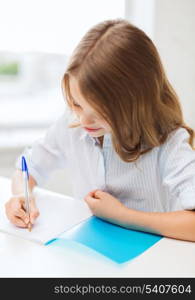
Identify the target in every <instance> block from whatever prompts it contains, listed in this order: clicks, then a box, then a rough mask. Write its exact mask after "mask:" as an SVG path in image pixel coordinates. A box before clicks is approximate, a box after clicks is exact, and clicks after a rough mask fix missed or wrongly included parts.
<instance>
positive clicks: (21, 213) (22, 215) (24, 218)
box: [14, 209, 29, 224]
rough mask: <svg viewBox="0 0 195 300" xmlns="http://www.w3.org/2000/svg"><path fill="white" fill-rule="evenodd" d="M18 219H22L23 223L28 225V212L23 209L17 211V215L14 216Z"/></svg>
mask: <svg viewBox="0 0 195 300" xmlns="http://www.w3.org/2000/svg"><path fill="white" fill-rule="evenodd" d="M14 215H15V216H16V217H19V218H20V219H22V221H23V222H24V223H25V224H28V223H29V217H28V215H27V214H26V212H25V211H24V210H23V209H18V210H17V211H15V214H14Z"/></svg>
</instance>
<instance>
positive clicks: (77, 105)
mask: <svg viewBox="0 0 195 300" xmlns="http://www.w3.org/2000/svg"><path fill="white" fill-rule="evenodd" d="M72 104H73V105H74V106H76V107H81V106H80V105H79V104H77V103H76V102H72Z"/></svg>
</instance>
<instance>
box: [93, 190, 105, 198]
mask: <svg viewBox="0 0 195 300" xmlns="http://www.w3.org/2000/svg"><path fill="white" fill-rule="evenodd" d="M105 194H107V193H106V192H103V191H101V190H96V191H95V195H94V196H95V197H96V198H101V197H103V196H105Z"/></svg>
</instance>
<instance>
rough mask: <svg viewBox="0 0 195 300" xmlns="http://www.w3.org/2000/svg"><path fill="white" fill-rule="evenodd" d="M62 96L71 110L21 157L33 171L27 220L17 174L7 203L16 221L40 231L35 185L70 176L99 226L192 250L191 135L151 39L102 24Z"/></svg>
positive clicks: (80, 53) (194, 158)
mask: <svg viewBox="0 0 195 300" xmlns="http://www.w3.org/2000/svg"><path fill="white" fill-rule="evenodd" d="M62 87H63V91H64V94H65V96H66V97H65V98H66V101H67V103H68V111H66V112H65V114H63V115H62V116H61V118H60V119H59V120H58V121H57V122H56V123H55V124H54V125H53V126H51V128H50V129H49V130H48V132H47V134H46V136H45V137H44V138H43V139H40V140H38V141H36V142H35V143H34V144H33V145H32V148H31V149H26V150H25V152H24V153H23V154H22V155H25V157H26V159H27V164H28V167H29V172H30V182H29V185H30V189H31V216H30V220H29V219H28V217H27V215H26V213H25V210H24V208H23V204H24V196H23V192H22V191H23V188H22V187H23V184H22V176H21V171H20V170H16V172H15V173H14V175H13V181H12V192H13V196H12V198H11V199H10V200H9V201H8V202H7V204H6V213H7V217H8V218H9V220H10V221H11V222H12V223H13V224H15V225H17V226H20V227H26V226H27V225H28V223H29V222H31V223H34V222H35V220H36V218H37V216H38V214H39V212H38V210H37V208H36V203H35V199H34V197H33V188H34V186H35V185H36V184H38V185H43V184H44V182H45V181H46V180H47V178H48V174H51V172H52V171H54V170H55V169H57V168H67V169H68V172H69V174H70V176H71V178H72V183H73V192H74V197H75V198H79V199H84V200H85V201H86V202H87V204H88V205H89V207H90V209H91V211H92V213H93V214H94V215H96V216H97V217H100V218H102V219H104V220H107V221H109V222H112V223H115V224H118V225H120V226H123V227H126V228H131V229H139V230H144V231H148V232H153V233H157V234H160V235H163V236H166V237H170V238H175V239H182V240H189V241H195V211H193V210H194V208H195V152H194V150H193V138H194V132H193V130H192V129H191V128H189V127H188V126H187V125H186V124H185V123H184V120H183V116H182V111H181V107H180V104H179V100H178V97H177V95H176V93H175V91H174V90H173V88H172V86H171V84H170V83H169V81H168V79H167V77H166V74H165V71H164V69H163V66H162V63H161V61H160V58H159V55H158V52H157V50H156V48H155V46H154V44H153V43H152V41H151V40H150V39H149V37H147V36H146V34H145V33H144V32H143V31H142V30H140V29H138V28H136V27H135V26H133V25H131V24H130V23H128V22H127V21H125V20H121V19H117V20H109V21H105V22H102V23H100V24H98V25H97V26H95V27H94V28H92V29H91V30H90V31H89V32H88V33H87V34H86V35H85V36H84V38H83V39H82V40H81V42H80V43H79V45H78V46H77V48H76V50H75V51H74V53H73V55H72V57H71V59H70V62H69V65H68V67H67V70H66V72H65V74H64V77H63V80H62ZM20 165H21V158H19V159H18V161H17V163H16V167H17V168H18V169H20Z"/></svg>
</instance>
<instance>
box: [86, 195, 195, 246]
mask: <svg viewBox="0 0 195 300" xmlns="http://www.w3.org/2000/svg"><path fill="white" fill-rule="evenodd" d="M84 199H85V201H86V202H87V204H88V205H89V207H90V209H91V211H92V213H93V214H94V215H95V216H97V217H99V218H102V219H104V220H106V221H108V222H111V223H114V224H117V225H120V226H122V227H125V228H128V229H134V230H140V231H145V232H151V233H155V234H159V235H162V236H166V237H169V238H174V239H179V240H187V241H192V242H195V211H188V210H182V211H173V212H163V213H161V212H143V211H138V210H133V209H129V208H127V207H126V206H124V205H123V204H122V203H121V202H120V201H119V200H118V199H116V198H115V197H113V196H112V195H110V194H108V193H105V192H102V191H100V190H96V191H92V192H90V193H89V194H88V195H87V196H86V197H85V198H84Z"/></svg>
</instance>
